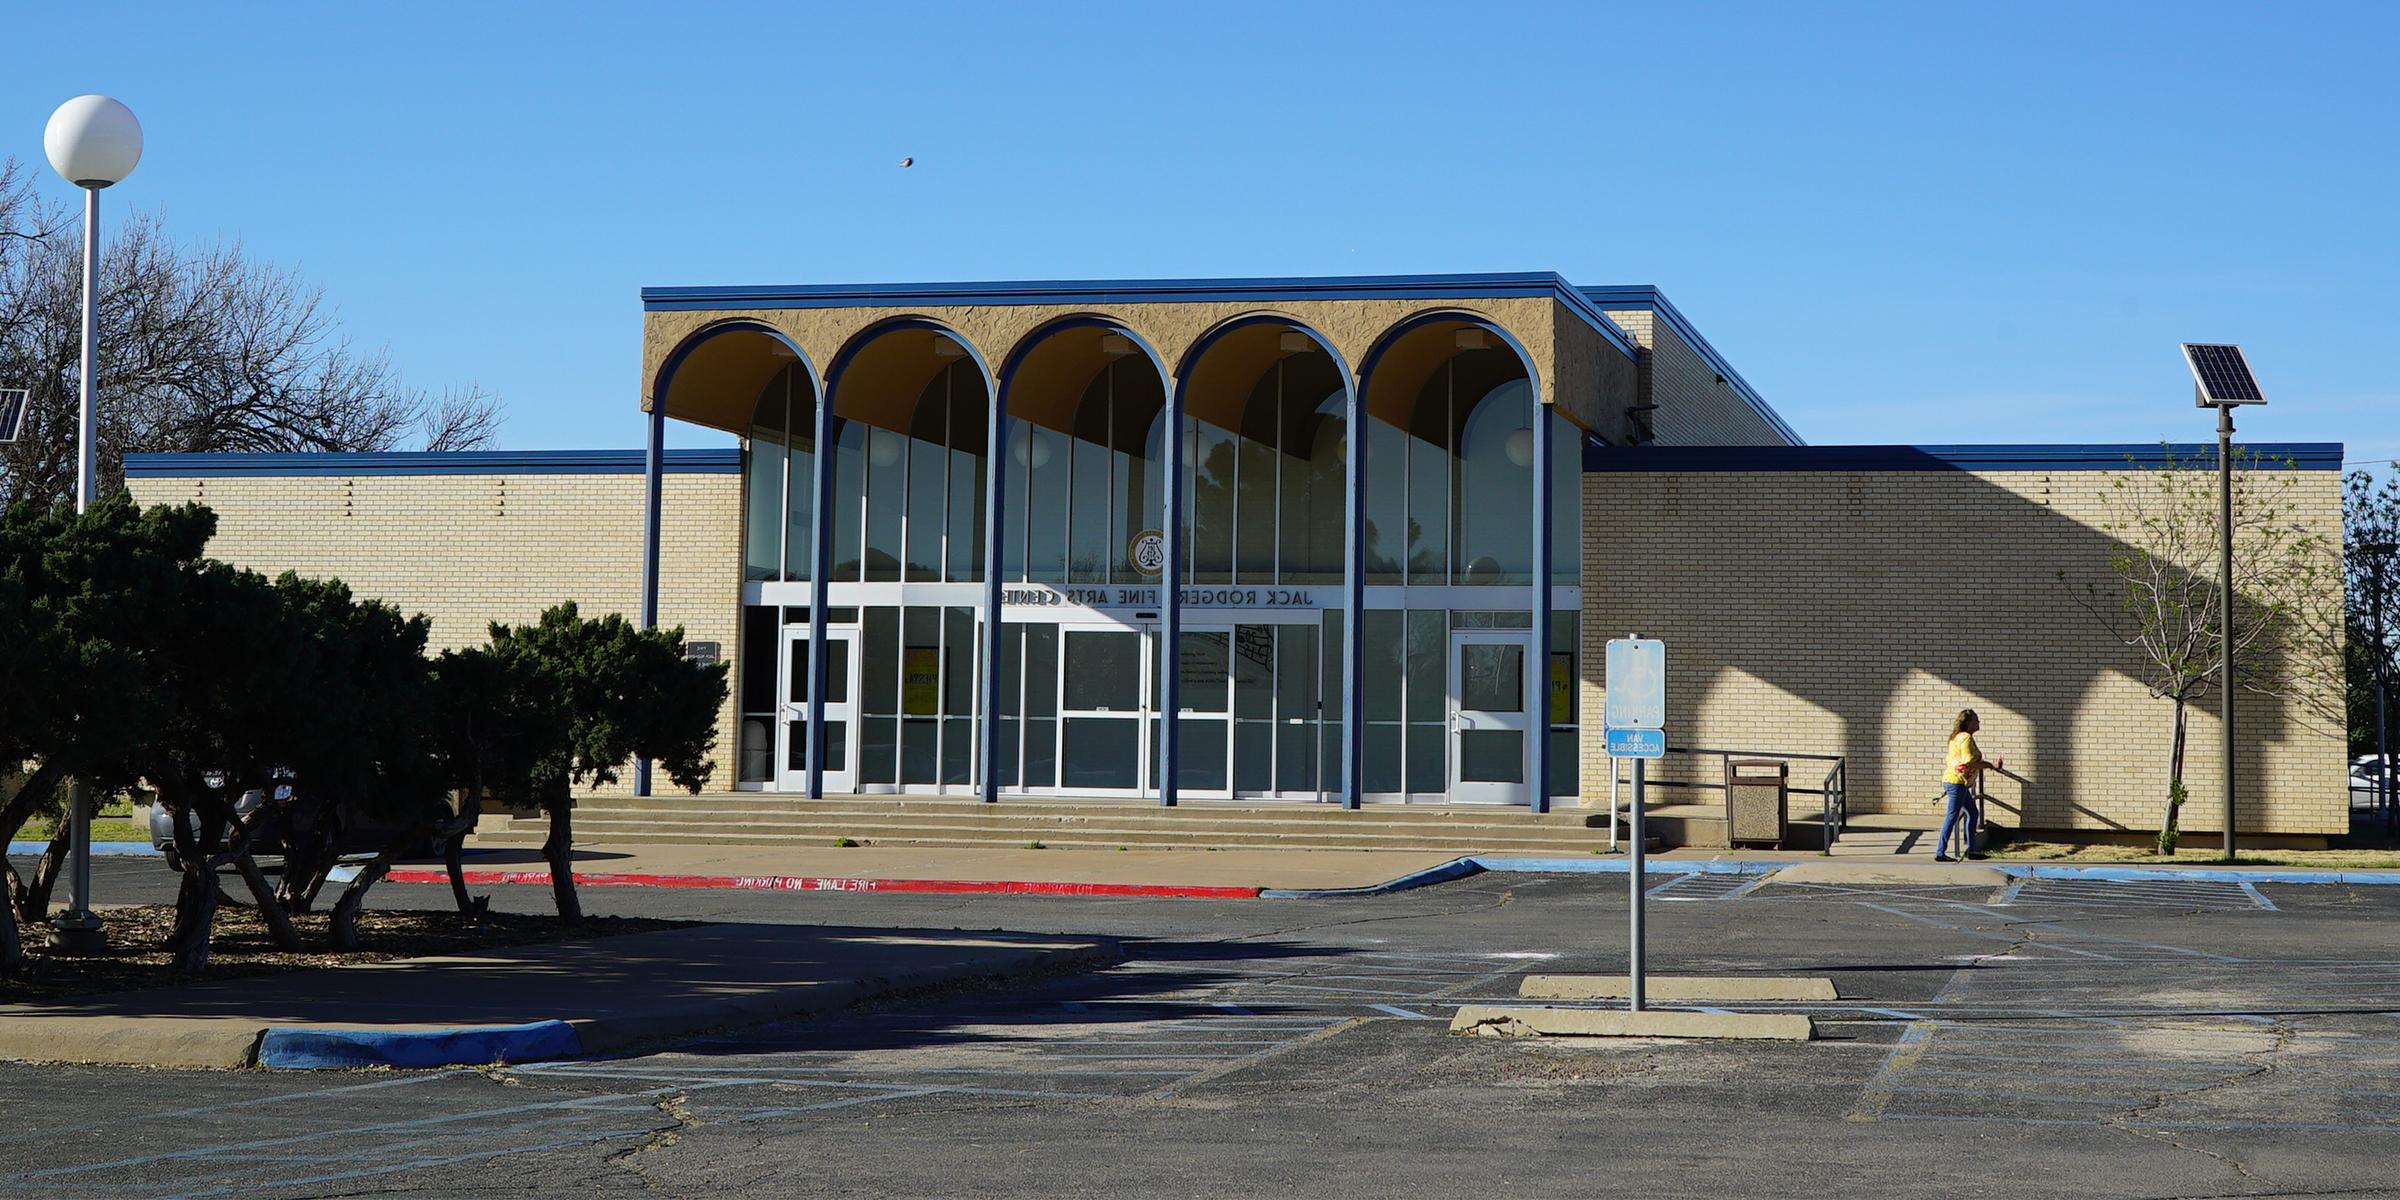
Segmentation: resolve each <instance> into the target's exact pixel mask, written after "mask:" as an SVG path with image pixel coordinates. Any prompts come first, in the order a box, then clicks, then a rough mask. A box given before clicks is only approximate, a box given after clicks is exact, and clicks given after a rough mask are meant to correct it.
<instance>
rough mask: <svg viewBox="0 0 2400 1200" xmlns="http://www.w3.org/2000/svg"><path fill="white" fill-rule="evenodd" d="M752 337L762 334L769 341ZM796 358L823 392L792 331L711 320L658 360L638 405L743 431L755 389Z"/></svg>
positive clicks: (818, 376) (813, 385) (754, 322)
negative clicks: (654, 372)
mask: <svg viewBox="0 0 2400 1200" xmlns="http://www.w3.org/2000/svg"><path fill="white" fill-rule="evenodd" d="M753 339H764V340H765V342H766V343H767V344H766V345H761V344H759V343H758V342H757V341H755V340H753ZM745 343H748V344H745ZM795 361H797V362H798V363H799V365H800V369H801V371H802V372H803V373H804V374H805V375H806V376H807V378H808V385H809V388H810V389H811V391H812V392H813V394H815V395H819V396H822V395H823V394H824V393H825V376H824V375H822V374H820V373H819V372H818V371H817V366H816V363H815V362H814V361H813V360H812V359H811V358H810V357H809V355H808V352H807V351H806V350H803V349H801V348H800V344H799V343H798V342H795V341H793V340H792V338H791V336H790V335H788V334H786V333H785V332H784V331H782V330H780V329H777V328H775V327H774V326H772V325H769V324H767V323H765V322H763V321H758V320H754V319H752V318H748V317H736V318H732V319H730V320H724V321H716V322H712V323H710V324H708V325H704V326H701V327H700V328H699V329H696V330H694V331H692V332H691V333H690V334H688V335H686V336H685V337H684V339H683V340H682V341H680V342H677V343H676V344H675V348H674V349H673V350H670V351H669V352H668V353H667V355H666V357H665V358H664V359H663V360H661V361H660V363H659V368H658V374H657V375H656V376H655V377H654V378H653V379H652V380H651V381H650V388H649V390H648V392H647V394H645V395H644V396H643V397H642V410H643V411H644V412H649V413H653V414H656V413H659V412H661V411H663V412H664V414H665V415H667V416H670V417H673V418H675V419H676V420H678V421H687V422H690V423H692V424H694V425H703V426H706V427H708V428H710V429H720V430H724V431H725V432H728V433H735V434H740V433H745V432H747V431H748V429H749V428H750V415H751V411H752V409H753V407H754V406H755V405H756V404H757V402H758V393H759V390H760V389H761V388H764V387H765V386H766V385H767V381H768V380H770V379H772V378H774V376H775V373H776V372H777V371H780V370H782V369H783V368H784V367H785V366H786V365H787V364H789V363H792V362H795Z"/></svg>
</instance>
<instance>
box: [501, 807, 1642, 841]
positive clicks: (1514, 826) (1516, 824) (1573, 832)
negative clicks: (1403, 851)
mask: <svg viewBox="0 0 2400 1200" xmlns="http://www.w3.org/2000/svg"><path fill="white" fill-rule="evenodd" d="M516 820H518V821H528V820H530V821H531V822H532V823H535V824H543V825H546V824H547V823H548V819H547V818H542V817H535V818H516ZM603 821H606V822H616V823H620V824H638V823H652V824H658V825H722V826H739V827H742V828H754V829H785V828H802V827H818V828H831V827H834V826H841V825H856V824H870V825H872V824H887V823H902V824H936V825H953V826H957V827H959V828H962V829H1058V828H1069V827H1080V826H1105V827H1108V828H1157V829H1211V830H1219V831H1225V832H1239V831H1254V832H1260V833H1270V832H1277V831H1312V830H1313V831H1335V830H1345V831H1346V830H1352V829H1360V828H1375V829H1391V830H1416V831H1420V832H1423V833H1427V834H1431V833H1434V832H1436V831H1439V832H1443V833H1474V832H1488V833H1492V834H1496V835H1504V836H1511V837H1541V836H1559V837H1571V838H1580V837H1586V836H1589V835H1590V834H1591V833H1592V831H1593V830H1595V829H1598V830H1600V831H1602V832H1606V829H1607V826H1606V823H1605V818H1602V819H1601V821H1600V822H1598V823H1595V824H1585V823H1582V822H1575V823H1566V822H1558V821H1550V822H1541V821H1528V820H1523V819H1519V820H1515V821H1477V820H1461V821H1386V820H1382V819H1381V817H1380V814H1376V813H1371V812H1362V813H1355V814H1352V815H1351V817H1350V819H1348V820H1345V821H1315V820H1293V819H1288V818H1285V817H1283V816H1280V815H1277V814H1271V813H1257V812H1192V813H1182V812H1166V811H1159V810H1151V811H1147V812H1145V811H1140V810H1131V811H1129V810H1125V809H1083V810H1079V811H1074V812H1059V813H1042V812H1021V811H1017V810H1015V809H1012V808H1010V807H1008V806H1006V805H978V806H975V807H971V808H955V809H941V810H934V811H913V812H912V811H907V810H894V809H881V808H856V809H841V810H825V811H820V812H807V813H787V812H751V811H748V810H743V809H725V808H713V807H705V806H698V805H692V806H686V807H682V808H672V809H645V810H638V811H628V810H623V809H617V808H601V807H584V806H578V807H577V808H576V810H575V824H576V825H577V826H578V827H583V826H588V825H591V824H593V823H595V822H603Z"/></svg>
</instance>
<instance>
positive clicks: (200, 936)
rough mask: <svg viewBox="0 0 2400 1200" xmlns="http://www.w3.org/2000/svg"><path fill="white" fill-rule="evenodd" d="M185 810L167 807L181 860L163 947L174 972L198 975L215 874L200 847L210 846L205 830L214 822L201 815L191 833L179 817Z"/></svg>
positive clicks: (213, 912) (213, 913)
mask: <svg viewBox="0 0 2400 1200" xmlns="http://www.w3.org/2000/svg"><path fill="white" fill-rule="evenodd" d="M185 811H187V810H185V809H183V808H180V807H172V806H171V807H169V808H168V810H167V813H168V816H169V817H170V822H169V824H170V825H172V827H173V828H174V830H175V851H176V853H177V854H178V855H179V856H180V857H181V858H182V859H183V886H182V888H181V889H179V890H178V891H177V892H176V895H175V929H174V932H172V933H169V934H168V935H167V943H166V948H167V949H168V950H169V951H170V952H171V955H172V965H173V967H174V969H175V970H176V971H178V972H180V973H182V974H185V975H198V974H200V973H201V972H202V971H205V970H207V969H208V942H209V938H210V937H211V936H212V935H213V934H214V933H215V929H216V922H217V879H216V873H215V872H214V871H212V870H210V869H209V865H208V862H209V858H210V857H211V855H210V854H209V852H208V850H207V849H204V847H209V846H212V845H213V843H214V840H213V839H212V838H211V837H209V835H208V832H207V831H208V830H209V829H211V828H212V827H217V825H216V822H214V821H212V820H210V819H208V818H207V817H206V816H203V818H202V820H201V822H200V826H201V828H200V831H198V832H195V831H194V830H193V829H192V828H191V826H190V825H189V824H188V823H186V822H185V821H184V820H183V814H184V812H185Z"/></svg>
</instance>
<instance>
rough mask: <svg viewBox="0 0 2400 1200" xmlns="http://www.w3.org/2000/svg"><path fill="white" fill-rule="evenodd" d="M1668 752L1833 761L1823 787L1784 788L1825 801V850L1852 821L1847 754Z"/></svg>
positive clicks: (1714, 786) (1667, 782)
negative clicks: (1843, 827)
mask: <svg viewBox="0 0 2400 1200" xmlns="http://www.w3.org/2000/svg"><path fill="white" fill-rule="evenodd" d="M1667 753H1669V754H1693V755H1699V754H1714V755H1716V756H1717V758H1718V760H1719V765H1720V766H1722V765H1723V763H1724V761H1725V760H1728V759H1732V758H1737V757H1738V758H1781V759H1791V760H1795V761H1800V762H1822V763H1831V764H1833V765H1832V766H1831V767H1829V768H1828V769H1827V770H1826V772H1825V780H1824V783H1823V784H1822V785H1821V786H1818V787H1813V788H1796V787H1787V788H1785V789H1784V790H1785V791H1787V792H1790V793H1792V794H1795V795H1801V796H1816V797H1819V798H1820V799H1821V800H1822V802H1823V810H1822V816H1821V817H1820V818H1819V819H1820V820H1822V821H1823V822H1824V829H1825V852H1826V853H1829V854H1830V853H1832V851H1833V843H1834V841H1835V840H1836V839H1838V838H1840V837H1841V836H1842V826H1844V825H1845V824H1847V823H1848V822H1849V820H1850V796H1849V790H1850V759H1849V757H1848V756H1847V755H1841V754H1802V753H1798V752H1792V751H1783V750H1717V749H1711V748H1708V747H1704V746H1669V747H1667ZM1718 774H1719V776H1720V777H1721V776H1722V775H1723V772H1722V771H1719V772H1718ZM1645 782H1646V783H1647V785H1648V786H1650V787H1680V788H1694V789H1698V790H1702V791H1712V792H1721V791H1724V790H1725V787H1726V785H1725V784H1724V783H1722V782H1718V783H1705V782H1700V781H1697V780H1689V779H1656V778H1653V779H1649V780H1647V781H1645ZM1612 807H1613V806H1612Z"/></svg>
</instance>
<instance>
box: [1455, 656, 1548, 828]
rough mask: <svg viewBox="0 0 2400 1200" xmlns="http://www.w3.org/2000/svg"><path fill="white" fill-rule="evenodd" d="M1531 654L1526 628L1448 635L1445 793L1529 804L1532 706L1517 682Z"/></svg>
mask: <svg viewBox="0 0 2400 1200" xmlns="http://www.w3.org/2000/svg"><path fill="white" fill-rule="evenodd" d="M1532 657H1533V634H1532V633H1531V632H1530V631H1526V630H1483V629H1478V630H1473V631H1465V632H1455V633H1452V634H1451V635H1450V798H1451V799H1452V800H1453V801H1456V802H1459V803H1469V804H1529V803H1531V802H1532V800H1533V794H1532V791H1531V790H1530V789H1529V788H1527V787H1526V785H1525V780H1526V773H1527V770H1528V767H1527V766H1526V763H1527V760H1528V759H1529V758H1530V757H1531V755H1530V754H1529V753H1527V752H1528V751H1529V750H1530V749H1531V748H1532V745H1531V743H1532V739H1533V731H1534V724H1533V715H1534V714H1533V711H1532V704H1531V702H1530V701H1529V700H1528V698H1527V692H1526V687H1525V679H1526V664H1527V662H1529V661H1530V660H1531V659H1532Z"/></svg>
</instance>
